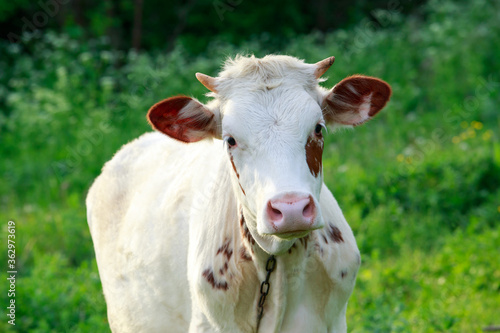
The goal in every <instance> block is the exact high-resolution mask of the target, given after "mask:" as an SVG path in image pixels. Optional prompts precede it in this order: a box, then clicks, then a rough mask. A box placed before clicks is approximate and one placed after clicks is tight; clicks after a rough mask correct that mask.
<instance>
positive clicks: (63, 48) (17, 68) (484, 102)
mask: <svg viewBox="0 0 500 333" xmlns="http://www.w3.org/2000/svg"><path fill="white" fill-rule="evenodd" d="M499 13H500V3H499V2H498V1H486V0H477V1H473V2H465V1H464V2H452V1H435V0H431V1H429V2H428V3H427V5H425V7H424V14H423V16H403V15H402V14H400V13H399V12H398V11H397V10H391V11H384V10H379V11H377V12H376V16H377V21H375V22H374V21H368V20H366V21H362V22H361V23H359V24H357V25H356V26H354V27H351V28H349V29H346V30H337V31H335V32H331V33H311V34H309V35H302V36H297V37H296V38H293V39H291V40H290V41H289V42H288V43H287V44H286V45H287V46H286V47H285V48H281V49H275V48H273V45H272V43H266V40H265V37H262V39H259V38H257V37H256V38H254V39H253V40H249V41H247V42H245V43H243V44H242V45H239V46H234V45H231V44H227V43H224V42H221V41H218V40H216V39H214V41H213V42H212V44H211V45H210V47H209V48H208V51H207V52H205V53H203V54H198V55H193V54H192V53H189V52H187V51H186V50H185V49H183V47H182V46H177V47H176V48H174V49H173V50H172V51H171V52H169V53H167V54H165V53H161V52H148V53H136V52H134V51H130V52H124V51H115V50H113V49H112V48H111V46H110V45H109V41H108V40H106V39H105V38H100V39H93V40H90V41H88V42H87V43H79V42H77V41H75V40H73V39H72V38H70V37H68V36H67V35H64V34H56V33H51V32H45V33H43V34H42V35H37V34H25V35H24V36H23V40H22V41H21V43H19V44H9V43H7V42H3V41H2V42H0V52H1V54H2V55H1V57H0V156H1V163H0V177H1V182H0V222H1V223H2V227H1V229H0V240H1V241H0V244H2V245H1V246H2V247H3V248H4V249H2V253H7V234H8V229H7V222H8V221H9V220H13V221H14V222H15V224H16V268H17V271H18V275H17V280H16V325H15V326H12V325H9V324H8V323H7V319H8V318H7V317H6V315H5V313H4V312H5V311H6V310H5V309H6V306H7V305H8V304H9V299H10V298H9V297H8V296H7V290H8V287H9V286H8V284H7V282H6V281H7V280H6V279H7V277H8V274H7V273H6V271H7V269H5V267H7V257H6V255H2V256H1V258H0V267H2V270H1V271H0V280H1V281H3V282H2V283H1V284H0V287H1V288H2V290H0V306H1V308H2V309H4V310H3V314H2V318H1V319H0V331H2V332H9V331H19V332H40V333H41V332H43V333H45V332H106V331H109V329H108V325H107V319H106V306H105V302H104V298H103V295H102V289H101V285H100V280H99V276H98V272H97V266H96V263H95V259H94V252H93V246H92V241H91V238H90V235H89V231H88V227H87V223H86V213H85V202H84V201H85V196H86V193H87V190H88V188H89V186H90V184H91V183H92V181H93V179H94V178H95V177H96V176H97V175H98V174H99V172H100V169H101V167H102V165H103V164H104V163H105V162H106V161H107V160H109V159H110V158H111V157H112V156H113V154H114V152H115V151H116V150H117V149H119V147H120V146H122V145H123V144H125V143H126V142H128V141H130V140H132V139H133V138H135V137H137V136H139V135H140V134H142V133H144V132H146V131H149V130H150V127H149V125H148V124H147V122H146V119H145V115H146V112H147V110H148V109H149V107H150V106H151V105H153V104H154V103H156V102H157V101H159V100H161V99H164V98H167V97H169V96H172V95H176V94H187V95H192V96H195V97H197V98H199V99H200V100H202V101H206V100H207V98H206V97H204V94H205V93H206V92H207V91H206V89H205V88H204V87H203V86H202V85H201V84H200V83H199V82H198V81H197V80H196V79H195V76H194V74H195V73H196V72H203V73H206V74H208V75H216V74H217V71H218V69H219V68H220V66H221V64H222V63H223V61H224V59H226V58H227V57H228V56H234V55H236V54H238V53H243V54H255V55H256V56H264V55H266V54H269V53H284V54H289V55H293V56H296V57H299V58H302V59H305V60H306V61H307V62H309V63H314V62H316V61H318V60H321V59H324V58H326V57H328V56H331V55H334V56H335V57H336V61H335V64H334V65H333V66H332V68H331V69H330V70H329V72H328V73H327V76H328V77H329V79H328V81H326V82H324V83H323V84H324V85H325V86H326V87H331V86H333V85H334V84H335V83H336V82H338V81H340V80H341V79H342V78H344V77H346V76H348V75H352V74H356V73H362V74H366V75H371V76H377V77H381V78H383V79H384V80H386V81H387V82H389V83H390V84H391V86H392V88H393V96H392V98H391V102H390V103H389V104H388V106H387V107H386V108H385V109H384V110H383V111H382V112H381V113H380V114H379V115H378V116H377V117H376V118H375V119H374V120H372V121H370V122H369V123H368V124H366V125H364V126H360V127H357V128H355V129H354V130H349V131H339V132H336V133H330V134H329V135H328V136H327V139H326V140H327V141H326V145H325V151H324V163H323V165H324V166H323V167H324V178H325V182H326V184H327V185H328V187H329V188H330V189H331V190H332V192H333V194H334V195H335V197H336V198H337V200H338V201H339V204H340V206H341V207H342V209H343V211H344V214H345V215H346V218H347V220H348V222H349V223H350V225H351V227H352V228H353V231H354V234H355V236H356V239H357V242H358V246H359V248H360V250H361V254H362V266H361V269H360V271H359V275H358V279H357V284H356V287H355V289H354V293H353V295H352V297H351V299H350V302H349V305H348V313H347V317H348V318H347V322H348V326H349V331H350V332H481V331H482V330H483V329H484V328H485V327H488V326H492V325H500V315H499V314H500V260H499V255H500V229H499V226H500V131H499V129H500V113H499V109H498V105H500V60H499V59H500V14H499Z"/></svg>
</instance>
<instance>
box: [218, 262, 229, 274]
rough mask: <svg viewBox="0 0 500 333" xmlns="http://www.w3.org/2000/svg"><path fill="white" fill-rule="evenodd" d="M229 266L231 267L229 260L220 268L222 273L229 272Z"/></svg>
mask: <svg viewBox="0 0 500 333" xmlns="http://www.w3.org/2000/svg"><path fill="white" fill-rule="evenodd" d="M228 268H229V265H228V263H227V262H225V263H224V266H223V267H222V268H221V269H219V273H220V275H224V273H225V272H227V270H228Z"/></svg>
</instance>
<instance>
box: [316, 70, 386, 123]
mask: <svg viewBox="0 0 500 333" xmlns="http://www.w3.org/2000/svg"><path fill="white" fill-rule="evenodd" d="M390 96H391V87H390V86H389V85H388V84H387V83H386V82H384V81H382V80H380V79H377V78H374V77H368V76H362V75H356V76H351V77H348V78H345V79H344V80H342V81H341V82H340V83H338V84H337V85H336V86H335V87H334V88H333V91H332V92H331V93H330V95H328V97H327V98H326V103H327V113H326V114H325V118H326V120H327V121H328V120H330V121H334V122H338V123H342V124H345V125H359V124H361V123H363V122H365V121H367V120H368V119H370V118H371V117H373V116H375V115H376V114H377V113H378V112H379V111H380V110H381V109H382V108H383V107H384V106H385V105H386V103H387V101H388V100H389V97H390Z"/></svg>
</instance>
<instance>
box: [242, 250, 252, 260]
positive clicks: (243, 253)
mask: <svg viewBox="0 0 500 333" xmlns="http://www.w3.org/2000/svg"><path fill="white" fill-rule="evenodd" d="M240 258H241V259H243V260H244V261H252V257H251V256H250V255H249V254H248V252H247V250H246V249H245V248H244V247H242V248H240Z"/></svg>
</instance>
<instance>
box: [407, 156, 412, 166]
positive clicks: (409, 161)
mask: <svg viewBox="0 0 500 333" xmlns="http://www.w3.org/2000/svg"><path fill="white" fill-rule="evenodd" d="M406 163H408V164H411V156H408V157H407V158H406Z"/></svg>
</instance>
